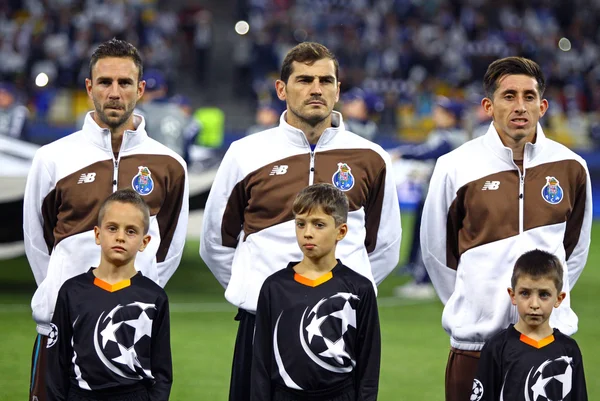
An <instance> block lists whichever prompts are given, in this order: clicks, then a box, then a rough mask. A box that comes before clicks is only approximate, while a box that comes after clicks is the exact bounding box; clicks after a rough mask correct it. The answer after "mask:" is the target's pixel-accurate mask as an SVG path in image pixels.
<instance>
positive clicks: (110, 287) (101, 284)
mask: <svg viewBox="0 0 600 401" xmlns="http://www.w3.org/2000/svg"><path fill="white" fill-rule="evenodd" d="M94 285H95V286H98V287H100V288H102V289H103V290H105V291H108V292H115V291H119V290H122V289H123V288H126V287H129V286H130V285H131V279H127V280H123V281H119V282H118V283H115V284H109V283H107V282H106V281H104V280H101V279H99V278H98V277H95V278H94Z"/></svg>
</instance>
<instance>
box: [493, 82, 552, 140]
mask: <svg viewBox="0 0 600 401" xmlns="http://www.w3.org/2000/svg"><path fill="white" fill-rule="evenodd" d="M538 89H539V88H538V84H537V81H536V80H535V78H533V77H530V76H527V75H505V76H503V77H501V78H500V79H499V81H498V88H497V89H496V91H495V92H494V96H493V99H489V98H484V99H483V100H482V101H481V105H482V106H483V108H484V110H485V111H486V114H487V115H488V116H489V117H492V118H493V120H494V127H495V128H496V131H498V134H499V135H500V138H501V139H502V142H503V143H504V144H505V145H506V144H507V143H508V142H517V143H518V142H521V141H522V140H525V141H526V142H531V141H533V138H534V136H535V132H536V127H537V123H538V121H539V120H540V118H541V117H542V116H543V115H544V114H545V113H546V110H548V101H547V100H546V99H541V97H540V94H539V91H538Z"/></svg>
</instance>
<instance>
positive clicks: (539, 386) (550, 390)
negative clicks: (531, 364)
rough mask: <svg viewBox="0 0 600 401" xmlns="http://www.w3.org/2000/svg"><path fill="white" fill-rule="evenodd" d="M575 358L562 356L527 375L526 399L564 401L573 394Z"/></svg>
mask: <svg viewBox="0 0 600 401" xmlns="http://www.w3.org/2000/svg"><path fill="white" fill-rule="evenodd" d="M572 380H573V358H571V357H568V356H561V357H559V358H556V359H554V360H550V359H548V360H546V361H545V362H544V363H542V364H541V365H540V366H539V367H538V368H537V369H535V368H531V371H530V372H529V374H528V375H527V380H526V382H525V383H526V386H525V399H526V400H528V401H562V400H564V399H565V397H566V396H567V395H569V393H570V392H571V389H572V385H573V384H572Z"/></svg>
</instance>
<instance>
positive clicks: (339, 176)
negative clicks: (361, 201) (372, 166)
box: [331, 163, 354, 191]
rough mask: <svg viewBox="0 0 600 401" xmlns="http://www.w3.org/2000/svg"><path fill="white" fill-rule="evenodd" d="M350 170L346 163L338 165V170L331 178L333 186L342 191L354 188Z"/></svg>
mask: <svg viewBox="0 0 600 401" xmlns="http://www.w3.org/2000/svg"><path fill="white" fill-rule="evenodd" d="M350 171H351V168H350V166H348V165H347V164H346V163H338V169H337V171H336V172H335V174H333V177H331V181H332V182H333V185H335V186H336V187H337V188H339V189H341V190H342V191H349V190H351V189H352V187H353V186H354V176H353V175H352V173H351V172H350Z"/></svg>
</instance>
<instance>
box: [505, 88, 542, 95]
mask: <svg viewBox="0 0 600 401" xmlns="http://www.w3.org/2000/svg"><path fill="white" fill-rule="evenodd" d="M523 92H524V93H525V94H527V95H528V94H534V95H536V96H537V91H536V90H535V89H525V90H524V91H523ZM517 93H518V91H517V90H516V89H506V90H504V91H502V92H501V95H508V94H510V95H514V94H517Z"/></svg>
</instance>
